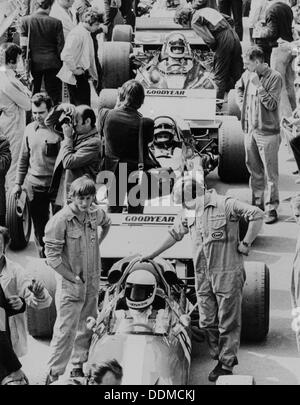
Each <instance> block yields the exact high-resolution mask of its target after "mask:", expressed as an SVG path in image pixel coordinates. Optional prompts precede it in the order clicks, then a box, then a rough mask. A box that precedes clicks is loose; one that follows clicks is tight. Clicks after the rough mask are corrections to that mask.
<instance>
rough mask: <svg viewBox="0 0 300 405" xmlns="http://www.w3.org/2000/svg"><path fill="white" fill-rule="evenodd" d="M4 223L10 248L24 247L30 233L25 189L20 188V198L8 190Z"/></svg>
mask: <svg viewBox="0 0 300 405" xmlns="http://www.w3.org/2000/svg"><path fill="white" fill-rule="evenodd" d="M6 225H7V228H8V229H9V233H10V237H11V243H10V248H11V249H12V250H20V249H24V248H25V247H26V246H27V245H28V242H29V239H30V234H31V216H30V209H29V199H28V196H27V192H26V190H24V189H23V190H22V193H21V195H20V198H16V197H15V194H13V193H12V190H10V191H9V192H8V195H7V209H6Z"/></svg>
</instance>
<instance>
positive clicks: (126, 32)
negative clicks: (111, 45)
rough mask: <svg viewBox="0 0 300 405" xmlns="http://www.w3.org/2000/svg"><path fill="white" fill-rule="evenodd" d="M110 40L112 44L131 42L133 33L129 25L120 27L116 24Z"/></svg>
mask: <svg viewBox="0 0 300 405" xmlns="http://www.w3.org/2000/svg"><path fill="white" fill-rule="evenodd" d="M111 40H112V41H113V42H130V43H131V42H132V40H133V31H132V27H131V25H127V24H124V25H121V24H117V25H115V26H114V29H113V32H112V37H111Z"/></svg>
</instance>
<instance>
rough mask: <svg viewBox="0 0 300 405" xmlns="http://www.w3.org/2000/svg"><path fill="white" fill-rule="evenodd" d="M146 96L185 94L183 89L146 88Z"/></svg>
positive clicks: (178, 95) (177, 95)
mask: <svg viewBox="0 0 300 405" xmlns="http://www.w3.org/2000/svg"><path fill="white" fill-rule="evenodd" d="M146 96H168V97H169V96H171V97H183V96H186V92H185V90H176V89H174V90H172V89H147V90H146Z"/></svg>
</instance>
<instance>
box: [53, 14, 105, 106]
mask: <svg viewBox="0 0 300 405" xmlns="http://www.w3.org/2000/svg"><path fill="white" fill-rule="evenodd" d="M102 23H103V14H101V13H99V12H98V11H96V10H95V9H93V8H90V9H88V10H87V11H86V12H85V13H84V14H83V16H82V22H80V23H79V24H78V25H77V26H76V27H75V28H73V29H72V30H71V32H70V33H69V34H68V37H67V39H66V43H65V46H64V49H63V51H62V53H61V60H62V61H63V66H62V68H61V70H60V71H59V72H58V74H57V77H59V78H60V79H61V81H62V82H64V83H67V84H68V90H69V94H70V102H71V104H74V105H81V104H86V105H91V89H90V84H89V78H92V79H93V80H95V81H97V80H98V74H97V68H96V57H97V55H95V51H94V45H93V40H92V37H91V34H92V33H93V32H96V31H100V30H101V25H102Z"/></svg>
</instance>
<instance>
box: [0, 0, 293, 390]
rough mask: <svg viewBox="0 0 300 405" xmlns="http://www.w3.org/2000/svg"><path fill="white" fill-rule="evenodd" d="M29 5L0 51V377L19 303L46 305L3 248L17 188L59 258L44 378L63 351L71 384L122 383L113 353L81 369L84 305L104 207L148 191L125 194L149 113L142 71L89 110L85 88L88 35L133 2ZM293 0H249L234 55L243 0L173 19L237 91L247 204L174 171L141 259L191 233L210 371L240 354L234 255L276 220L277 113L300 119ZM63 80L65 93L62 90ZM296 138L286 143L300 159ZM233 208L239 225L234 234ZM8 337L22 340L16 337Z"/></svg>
mask: <svg viewBox="0 0 300 405" xmlns="http://www.w3.org/2000/svg"><path fill="white" fill-rule="evenodd" d="M269 3H270V4H269ZM34 5H35V7H34V10H31V12H30V14H29V15H28V16H25V17H23V18H22V19H21V25H20V44H19V45H17V44H15V43H6V44H4V45H2V46H1V52H0V59H1V70H0V345H1V350H0V384H1V383H2V384H9V383H10V384H11V383H19V384H21V383H28V381H27V378H26V376H25V375H24V373H23V372H22V370H21V364H20V362H19V360H18V357H17V356H22V355H24V353H25V351H26V333H27V332H26V328H25V318H24V311H25V309H26V306H33V307H35V308H45V307H49V305H50V304H51V297H50V295H49V293H48V291H47V289H46V288H45V287H44V286H43V285H42V284H41V283H40V282H39V281H37V280H34V281H33V280H32V279H30V277H29V278H28V276H26V274H25V273H24V271H23V270H22V268H21V266H17V265H16V264H15V263H14V262H11V261H10V260H9V259H8V258H7V256H6V248H7V246H8V244H9V234H8V230H7V228H6V227H5V225H6V222H5V217H6V202H5V201H6V200H5V194H6V192H9V193H13V194H14V195H15V198H18V196H20V194H21V192H22V187H26V190H27V193H28V196H29V205H30V212H31V217H32V221H33V226H34V239H35V244H36V247H37V251H38V255H39V257H40V258H44V259H46V261H47V264H48V265H49V266H51V267H52V268H53V269H54V270H55V273H56V279H57V287H56V289H57V291H56V297H55V304H56V310H57V319H56V322H55V326H54V333H53V337H52V341H51V345H50V348H51V354H50V358H49V361H48V364H47V378H46V383H47V384H50V383H58V382H59V381H60V377H61V376H62V375H63V374H64V373H65V370H66V367H67V365H68V363H69V361H71V363H72V365H73V368H72V370H71V374H70V378H71V380H72V383H73V384H101V383H102V384H105V383H111V384H120V382H121V379H122V368H121V366H120V365H119V364H118V362H116V360H114V359H112V361H111V362H108V363H105V364H98V365H94V368H93V369H92V370H91V373H90V375H89V376H85V375H84V370H83V365H84V363H85V362H86V361H87V357H88V351H89V345H90V341H91V334H92V332H91V331H89V330H87V329H86V327H85V321H86V318H87V317H88V316H94V317H97V305H98V292H99V291H98V288H99V281H100V269H101V264H100V251H99V246H100V244H101V243H102V241H103V240H104V238H105V237H106V235H107V234H108V232H109V229H110V224H111V220H110V218H109V215H110V213H120V212H122V210H123V208H124V203H125V198H126V195H127V204H128V212H143V208H144V203H145V199H146V198H145V196H144V195H143V196H142V195H141V194H142V193H141V187H140V191H138V192H137V193H139V198H137V199H136V200H137V201H136V200H135V201H132V200H131V199H130V198H129V195H130V192H131V191H132V189H133V188H134V186H136V184H134V183H133V182H132V181H129V177H130V175H131V173H133V172H137V171H138V168H139V165H140V164H141V162H142V165H143V170H145V171H147V170H148V169H151V168H154V167H157V165H158V164H157V161H155V159H154V160H153V158H152V157H151V156H150V154H149V150H148V145H149V144H150V143H151V142H152V141H153V139H154V136H155V129H154V128H155V122H154V120H153V119H151V118H148V117H143V116H142V114H141V113H140V112H139V111H138V110H139V109H140V107H141V106H142V104H143V102H144V98H145V91H144V88H143V86H142V85H141V84H140V83H139V82H138V81H136V80H134V79H132V80H129V81H127V82H126V83H124V84H123V85H122V87H121V88H119V89H118V98H117V102H116V106H115V107H114V108H113V109H106V108H102V109H100V110H99V111H96V110H95V109H94V108H92V106H91V104H92V103H91V86H93V87H94V89H95V91H96V93H97V94H99V92H100V90H101V66H100V63H99V59H98V47H99V43H98V39H97V35H98V34H99V33H103V35H104V36H105V39H106V40H108V41H109V40H110V39H111V33H112V27H113V22H114V18H115V16H116V14H117V9H118V8H119V9H120V12H121V14H122V16H123V18H124V20H125V22H126V23H127V24H129V25H131V26H132V27H133V28H134V26H135V13H134V10H133V5H132V1H131V0H117V1H113V0H104V13H103V12H102V11H101V12H100V11H99V10H98V9H97V8H94V7H92V6H91V4H90V3H89V1H88V0H80V1H79V0H75V2H74V0H55V2H54V0H36V1H35V2H34ZM292 6H293V7H292ZM298 8H299V6H298V5H297V4H294V2H293V3H289V2H288V1H260V2H257V1H255V0H252V3H251V10H250V20H251V24H250V37H251V41H252V42H253V44H252V45H251V46H250V47H248V48H247V50H245V51H244V53H243V52H242V46H241V41H242V39H243V33H244V28H243V19H242V12H243V7H242V0H219V1H218V2H216V1H208V0H193V1H191V4H190V5H188V6H186V5H185V6H180V7H178V9H177V10H176V12H175V17H174V21H175V22H177V23H178V24H181V25H182V26H183V27H186V28H191V29H192V30H194V31H195V33H196V34H197V35H198V36H200V37H201V38H202V39H203V41H204V42H205V43H206V44H207V45H208V46H209V48H210V49H211V50H212V51H213V52H214V62H213V73H214V81H215V85H216V90H217V98H219V99H224V98H226V94H227V93H228V91H229V90H230V89H232V88H235V89H236V102H237V104H238V106H239V108H240V110H241V123H242V128H243V131H244V134H245V136H244V138H245V151H246V162H245V163H246V166H247V169H248V171H249V174H250V183H249V187H250V189H251V192H252V205H249V204H245V203H241V202H239V201H238V200H235V199H233V198H227V197H224V196H220V195H217V193H216V192H215V191H214V190H207V189H206V187H205V184H204V180H199V179H196V178H194V177H193V176H192V175H184V176H183V177H182V178H180V179H179V180H178V181H177V182H176V183H175V186H174V188H173V192H172V195H173V199H174V202H175V203H176V204H181V205H182V208H183V211H182V212H180V213H179V214H178V216H177V218H176V221H175V223H174V225H173V226H172V228H171V229H170V231H169V235H168V236H167V238H166V240H165V241H163V242H162V244H161V245H160V246H158V247H157V248H156V249H155V250H151V248H150V249H149V250H150V251H149V253H148V254H147V255H145V256H144V257H142V260H144V261H147V260H149V259H153V258H155V257H156V256H157V255H159V254H160V253H162V252H163V251H165V250H166V249H168V248H170V247H171V246H173V245H174V244H175V243H176V242H177V241H179V240H181V239H182V238H183V237H184V235H185V234H187V233H190V234H191V236H192V245H193V262H194V267H195V280H196V281H195V288H196V291H197V300H198V305H199V313H200V326H201V328H203V330H204V331H205V332H206V336H207V341H208V344H209V348H210V353H211V355H212V358H213V359H215V360H217V365H216V367H215V368H214V369H213V370H212V372H211V373H210V374H209V380H210V381H216V380H217V378H218V377H219V376H220V375H228V374H232V370H233V367H234V366H235V365H236V364H237V363H238V360H237V352H238V348H239V341H240V330H241V297H242V289H243V285H244V282H245V271H244V265H243V255H248V253H249V250H250V247H251V244H252V243H253V241H254V240H255V238H256V236H257V235H258V233H259V232H260V229H261V226H262V223H263V221H264V222H265V223H266V224H273V223H275V222H276V221H278V219H279V217H278V213H277V208H278V206H279V202H280V197H279V188H278V178H279V170H278V151H279V146H280V143H281V140H282V137H281V129H282V125H281V124H282V119H283V118H284V117H289V116H291V115H292V112H293V116H292V119H291V120H290V121H289V124H290V125H291V126H297V125H300V119H299V117H300V111H299V115H297V114H298V109H297V108H299V106H298V101H299V100H297V98H296V93H295V86H294V81H295V79H296V73H297V69H295V58H296V56H297V55H296V54H295V52H293V49H294V47H295V46H297V44H298V43H297V39H298V37H299V34H297V32H298V31H297V30H298V26H297V25H298V20H297V19H298ZM22 63H23V64H24V65H25V68H26V72H27V73H29V75H28V74H27V75H26V81H24V80H23V79H20V76H19V75H18V74H17V72H18V71H19V69H20V66H21V65H22ZM293 63H294V65H293ZM29 78H30V81H28V79H29ZM66 89H67V90H68V94H69V99H70V102H69V103H65V102H62V101H63V100H62V94H63V92H64V91H65V90H66ZM31 121H32V122H31ZM26 124H27V125H26ZM141 139H142V142H141ZM296 139H297V137H291V138H289V139H288V142H289V143H290V144H291V150H292V151H293V153H294V155H295V159H296V163H297V165H298V168H299V170H300V163H299V162H300V158H299V156H300V145H298V143H297V142H296ZM298 139H299V138H298ZM124 168H125V169H124ZM102 170H105V171H107V172H110V173H112V174H113V181H112V182H110V183H109V184H107V188H108V212H105V211H104V210H103V209H102V208H100V207H99V205H97V203H96V191H97V184H96V183H97V176H98V174H99V173H100V172H101V171H102ZM124 170H125V182H124V181H123V180H122V179H123V178H124V177H123V176H124V173H123V172H124ZM121 172H122V173H121ZM121 174H122V176H121ZM139 181H140V180H138V185H140V183H139ZM266 188H267V190H265V189H266ZM110 190H115V193H113V192H110ZM265 191H267V192H266V193H265ZM265 194H266V198H265ZM295 201H296V202H295ZM295 201H294V204H296V206H297V201H298V200H297V199H296V200H295ZM299 205H300V204H298V206H299ZM298 206H297V207H298ZM298 208H299V207H298ZM50 211H51V215H50ZM294 212H296V213H298V211H297V209H295V208H294ZM297 216H299V215H297ZM241 217H244V218H245V219H246V220H247V221H248V223H249V227H248V231H247V233H246V235H245V237H244V238H243V240H242V241H239V239H238V230H237V227H238V221H239V219H240V218H241ZM99 227H100V228H101V232H100V233H98V228H99ZM216 228H217V229H218V231H219V232H218V237H217V238H216V237H215V236H214V235H215V232H214V229H216ZM298 254H299V252H298ZM19 267H20V268H19ZM297 277H298V270H297V269H295V270H294V273H293V286H294V289H293V290H294V292H295V291H296V293H294V301H293V306H294V307H295V308H299V307H300V303H299V301H298V300H299V282H300V281H299V280H300V279H299V277H298V278H297ZM297 283H298V284H297ZM224 294H225V295H226V299H225V298H224ZM295 313H297V314H298V312H297V311H296V312H295ZM297 316H298V315H297ZM14 330H17V331H18V333H14ZM17 335H18V336H21V338H22V337H23V342H16V341H15V340H14V336H17ZM21 340H22V339H21ZM22 343H23V344H22ZM2 346H3V348H4V347H5V349H2ZM4 354H5V355H4ZM78 378H79V380H78ZM82 379H84V382H83V380H82ZM16 381H17V382H16ZM68 381H69V382H66V383H70V380H68Z"/></svg>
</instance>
